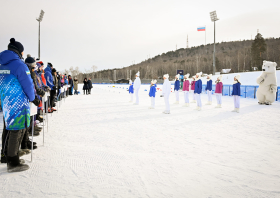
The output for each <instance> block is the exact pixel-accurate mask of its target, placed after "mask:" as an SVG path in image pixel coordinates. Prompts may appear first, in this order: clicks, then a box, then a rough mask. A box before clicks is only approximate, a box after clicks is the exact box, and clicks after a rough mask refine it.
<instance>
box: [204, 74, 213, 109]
mask: <svg viewBox="0 0 280 198" xmlns="http://www.w3.org/2000/svg"><path fill="white" fill-rule="evenodd" d="M211 78H212V74H209V75H208V76H207V85H206V88H205V91H206V92H207V95H208V102H207V103H206V104H207V105H211V104H212V79H211Z"/></svg>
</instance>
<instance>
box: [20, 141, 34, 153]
mask: <svg viewBox="0 0 280 198" xmlns="http://www.w3.org/2000/svg"><path fill="white" fill-rule="evenodd" d="M33 144H34V142H33ZM21 150H22V151H24V152H25V155H28V154H29V153H31V151H30V150H29V149H21Z"/></svg>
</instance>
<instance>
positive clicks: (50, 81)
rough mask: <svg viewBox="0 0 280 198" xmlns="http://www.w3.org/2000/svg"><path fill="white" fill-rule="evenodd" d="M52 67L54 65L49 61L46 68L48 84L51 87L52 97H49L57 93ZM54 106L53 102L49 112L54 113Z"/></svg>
mask: <svg viewBox="0 0 280 198" xmlns="http://www.w3.org/2000/svg"><path fill="white" fill-rule="evenodd" d="M52 69H53V65H52V64H51V63H48V65H47V67H46V69H45V79H46V81H47V86H48V87H50V88H51V91H50V97H49V98H54V97H55V93H56V86H55V85H54V84H53V76H52ZM51 108H53V106H52V104H51V105H50V107H48V113H52V112H53V111H52V110H51Z"/></svg>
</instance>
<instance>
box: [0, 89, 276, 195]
mask: <svg viewBox="0 0 280 198" xmlns="http://www.w3.org/2000/svg"><path fill="white" fill-rule="evenodd" d="M119 87H120V86H119ZM146 87H148V86H146ZM80 88H81V86H80ZM144 89H145V86H142V88H141V92H140V105H139V106H136V105H132V104H131V103H128V101H129V96H128V93H127V91H126V90H125V89H123V88H111V87H108V85H94V88H93V89H92V95H78V96H69V97H68V98H67V99H66V101H65V103H64V102H63V103H62V106H61V108H59V111H58V113H54V114H53V115H52V116H49V120H50V125H49V131H48V132H46V133H45V145H44V146H43V145H42V135H41V136H39V137H36V138H35V141H36V142H37V143H38V147H39V148H38V149H37V150H35V151H34V155H33V162H32V163H30V155H28V156H24V159H25V160H26V161H27V163H28V164H29V165H30V169H29V170H28V171H26V172H20V173H7V171H6V165H5V164H0V197H1V198H2V197H99V198H103V197H118V198H119V197H129V198H131V197H143V198H146V197H147V198H154V197H156V198H161V197H166V198H170V197H174V198H181V197H191V198H194V197H195V198H197V197H198V198H200V197H201V198H210V197H211V198H217V197H222V198H224V197H227V198H231V197H233V198H240V197H242V198H244V197H253V198H256V197H269V198H277V197H280V166H279V161H280V127H279V118H280V102H274V103H273V105H271V106H260V105H258V104H257V100H255V99H245V98H241V110H240V113H233V112H231V110H232V109H233V99H232V97H228V96H225V97H223V98H222V100H223V105H222V106H223V108H221V109H215V108H214V105H215V102H216V100H215V98H214V97H213V103H214V104H213V105H212V106H206V105H203V106H202V111H200V112H198V111H196V110H194V108H195V106H196V104H194V103H191V106H190V107H182V104H183V103H182V98H183V95H182V92H181V93H180V98H181V102H180V105H171V114H169V115H166V114H162V111H163V109H164V102H163V98H160V97H159V95H160V93H157V96H156V109H154V110H150V109H148V107H149V106H150V98H149V97H148V92H147V91H144ZM174 100H175V95H174V94H171V97H170V101H171V103H173V102H174ZM202 101H203V104H205V103H206V102H207V98H206V95H202ZM0 133H1V132H0Z"/></svg>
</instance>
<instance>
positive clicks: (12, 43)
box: [8, 38, 24, 53]
mask: <svg viewBox="0 0 280 198" xmlns="http://www.w3.org/2000/svg"><path fill="white" fill-rule="evenodd" d="M8 50H17V51H18V52H19V53H22V52H23V51H24V47H23V45H22V44H21V43H20V42H17V41H16V40H15V39H14V38H11V39H10V43H9V45H8Z"/></svg>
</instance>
